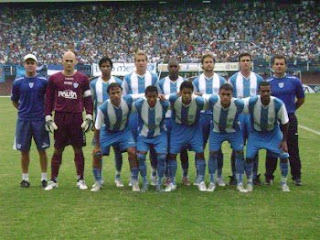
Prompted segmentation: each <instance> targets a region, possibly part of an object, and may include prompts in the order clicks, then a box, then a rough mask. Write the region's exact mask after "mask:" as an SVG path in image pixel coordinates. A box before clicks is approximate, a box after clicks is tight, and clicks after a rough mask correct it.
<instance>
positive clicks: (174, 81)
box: [159, 57, 191, 186]
mask: <svg viewBox="0 0 320 240" xmlns="http://www.w3.org/2000/svg"><path fill="white" fill-rule="evenodd" d="M179 70H180V66H179V60H178V59H177V58H175V57H173V58H171V59H170V60H169V62H168V71H169V75H168V76H167V77H165V78H163V79H161V80H160V81H159V88H160V92H161V94H164V95H170V94H172V93H177V92H179V89H180V86H181V83H182V82H184V79H183V78H182V77H181V76H179ZM165 124H166V127H167V134H168V143H170V132H171V110H168V112H167V114H166V119H165ZM169 145H170V144H169ZM169 149H170V146H169ZM168 157H169V156H168ZM180 160H181V167H182V171H183V177H182V184H183V185H185V186H190V185H191V184H190V181H189V178H188V169H189V159H188V151H187V150H186V149H183V150H181V152H180ZM168 161H169V158H167V162H168ZM166 172H168V167H166ZM169 181H170V180H169ZM166 183H167V182H166Z"/></svg>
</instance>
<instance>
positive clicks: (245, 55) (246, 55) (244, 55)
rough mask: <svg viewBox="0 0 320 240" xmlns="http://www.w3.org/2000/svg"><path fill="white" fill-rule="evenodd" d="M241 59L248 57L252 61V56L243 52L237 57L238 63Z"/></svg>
mask: <svg viewBox="0 0 320 240" xmlns="http://www.w3.org/2000/svg"><path fill="white" fill-rule="evenodd" d="M242 57H250V60H252V56H251V54H250V53H248V52H243V53H241V54H240V55H239V62H240V59H241V58H242Z"/></svg>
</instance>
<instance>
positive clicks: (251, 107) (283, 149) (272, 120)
mask: <svg viewBox="0 0 320 240" xmlns="http://www.w3.org/2000/svg"><path fill="white" fill-rule="evenodd" d="M259 94H260V96H256V97H251V98H250V99H249V103H248V111H249V114H250V121H251V124H252V129H253V130H252V132H251V133H250V134H249V138H248V143H247V153H246V162H247V166H246V168H247V169H246V172H247V174H248V175H249V179H248V185H247V189H248V191H252V190H253V184H252V168H253V159H254V157H255V156H256V154H257V153H258V151H259V150H260V149H266V150H268V151H270V152H271V153H272V154H273V155H274V156H276V157H279V158H280V170H281V182H280V184H281V188H282V191H284V192H289V191H290V189H289V187H288V185H287V175H288V156H289V155H288V147H287V136H288V122H289V119H288V114H287V110H286V107H285V105H284V103H283V102H282V101H281V100H280V99H278V98H276V97H273V96H270V95H271V87H270V84H269V82H262V83H260V85H259ZM279 122H280V124H281V130H280V127H279Z"/></svg>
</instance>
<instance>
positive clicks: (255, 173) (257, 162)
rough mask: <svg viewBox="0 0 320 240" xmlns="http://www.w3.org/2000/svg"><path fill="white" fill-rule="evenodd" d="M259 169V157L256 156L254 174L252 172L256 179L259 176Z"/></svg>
mask: <svg viewBox="0 0 320 240" xmlns="http://www.w3.org/2000/svg"><path fill="white" fill-rule="evenodd" d="M258 168H259V158H258V155H256V156H255V157H254V159H253V170H252V171H253V172H252V175H253V178H254V179H255V178H256V177H257V175H258Z"/></svg>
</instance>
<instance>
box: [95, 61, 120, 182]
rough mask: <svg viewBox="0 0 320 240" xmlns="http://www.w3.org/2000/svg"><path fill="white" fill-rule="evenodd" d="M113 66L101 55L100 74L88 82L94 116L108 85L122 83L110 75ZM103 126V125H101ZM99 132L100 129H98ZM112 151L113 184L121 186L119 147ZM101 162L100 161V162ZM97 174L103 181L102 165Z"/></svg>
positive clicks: (102, 100)
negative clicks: (114, 171) (113, 154)
mask: <svg viewBox="0 0 320 240" xmlns="http://www.w3.org/2000/svg"><path fill="white" fill-rule="evenodd" d="M112 67H113V63H112V60H111V59H110V58H108V57H103V58H101V59H100V61H99V68H100V71H101V76H100V77H97V78H96V79H94V80H92V81H91V82H90V88H91V94H92V99H93V105H94V113H95V118H96V117H97V112H98V108H99V106H100V105H101V104H102V103H103V102H105V101H106V100H108V99H109V94H108V92H107V89H108V86H109V85H110V84H111V83H114V82H116V83H118V84H120V85H121V84H122V81H121V80H120V79H119V78H117V77H114V76H112V75H111V70H112ZM102 128H104V126H103V127H102ZM100 133H101V131H100ZM113 149H114V153H115V168H116V174H115V181H114V182H115V184H116V187H123V186H124V185H123V183H122V181H121V177H120V174H121V169H122V155H121V152H120V150H119V149H117V147H114V148H113ZM101 164H102V162H101ZM93 173H94V174H95V173H97V171H94V172H93ZM99 176H101V183H100V184H102V183H103V179H102V166H101V168H100V172H99Z"/></svg>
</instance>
